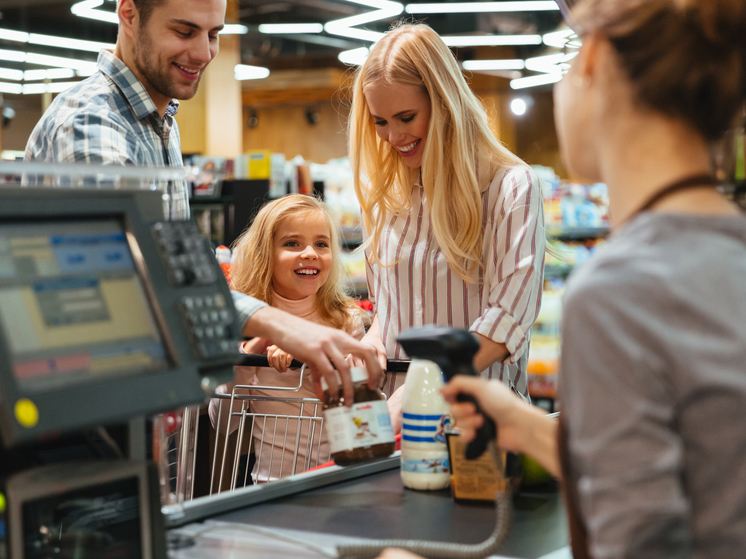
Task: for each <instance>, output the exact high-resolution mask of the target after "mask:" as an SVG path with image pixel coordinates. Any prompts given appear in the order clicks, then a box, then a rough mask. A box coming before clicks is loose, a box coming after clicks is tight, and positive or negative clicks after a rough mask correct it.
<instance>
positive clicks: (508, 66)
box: [461, 59, 526, 71]
mask: <svg viewBox="0 0 746 559" xmlns="http://www.w3.org/2000/svg"><path fill="white" fill-rule="evenodd" d="M461 66H462V67H463V68H464V70H474V71H479V70H523V69H524V68H525V67H526V63H525V62H524V61H523V60H521V59H505V60H465V61H464V62H463V63H462V64H461Z"/></svg>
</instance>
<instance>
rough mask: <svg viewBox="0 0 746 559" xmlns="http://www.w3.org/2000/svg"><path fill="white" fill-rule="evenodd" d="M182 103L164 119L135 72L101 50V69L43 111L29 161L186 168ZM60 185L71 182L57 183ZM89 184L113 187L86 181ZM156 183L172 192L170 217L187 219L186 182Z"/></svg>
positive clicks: (28, 151) (171, 106)
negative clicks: (177, 116) (180, 117)
mask: <svg viewBox="0 0 746 559" xmlns="http://www.w3.org/2000/svg"><path fill="white" fill-rule="evenodd" d="M178 107H179V103H178V101H176V100H172V101H171V102H170V103H169V106H168V108H167V109H166V114H165V115H164V117H163V118H161V116H160V115H159V114H158V111H157V109H156V106H155V104H154V103H153V101H152V99H151V98H150V95H148V92H147V91H146V90H145V87H143V85H142V83H141V82H140V80H138V79H137V77H136V76H135V74H133V73H132V71H131V70H130V69H129V68H128V67H127V66H126V65H125V64H124V62H122V61H121V60H119V59H118V58H117V57H116V56H114V54H113V53H112V52H110V51H107V50H102V51H101V52H100V53H99V55H98V72H96V73H95V74H94V75H92V76H91V77H89V78H87V79H85V80H83V81H82V82H80V84H78V85H76V86H74V87H72V88H71V89H68V90H67V91H65V92H63V93H61V94H60V95H58V96H57V98H56V99H55V100H54V102H53V103H52V105H51V106H50V107H49V109H48V110H47V111H46V113H44V116H43V117H42V118H41V120H40V121H39V123H38V124H37V125H36V127H35V128H34V131H33V132H32V134H31V137H30V138H29V141H28V144H27V145H26V154H25V159H26V161H39V162H45V163H89V164H105V165H109V164H110V165H138V166H162V167H165V166H170V167H182V166H183V165H184V163H183V161H182V158H181V142H180V139H179V128H178V126H177V124H176V121H175V120H174V115H175V114H176V112H177V110H178ZM57 185H58V186H68V185H66V184H62V183H61V182H58V183H57ZM85 185H86V186H93V187H113V186H114V185H113V184H111V181H109V183H108V184H107V183H105V182H95V181H92V182H91V183H90V184H89V182H88V181H87V182H86V184H85ZM145 186H147V187H152V186H156V188H159V189H161V190H162V191H163V192H167V193H168V195H169V197H168V200H169V204H168V207H167V216H168V218H169V219H188V218H189V200H188V193H187V187H186V183H185V182H183V181H176V182H170V181H169V182H168V183H165V184H155V185H145Z"/></svg>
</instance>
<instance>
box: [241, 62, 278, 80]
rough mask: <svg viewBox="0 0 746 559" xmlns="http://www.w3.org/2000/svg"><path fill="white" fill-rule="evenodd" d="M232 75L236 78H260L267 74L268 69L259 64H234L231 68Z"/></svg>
mask: <svg viewBox="0 0 746 559" xmlns="http://www.w3.org/2000/svg"><path fill="white" fill-rule="evenodd" d="M233 76H234V77H235V78H236V79H237V80H262V79H264V78H266V77H267V76H269V69H267V68H262V67H261V66H249V65H248V64H236V65H235V67H234V68H233Z"/></svg>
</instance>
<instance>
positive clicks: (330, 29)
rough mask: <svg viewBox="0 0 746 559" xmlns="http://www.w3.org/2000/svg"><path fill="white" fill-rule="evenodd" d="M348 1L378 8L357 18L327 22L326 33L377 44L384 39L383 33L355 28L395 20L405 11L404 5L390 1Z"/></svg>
mask: <svg viewBox="0 0 746 559" xmlns="http://www.w3.org/2000/svg"><path fill="white" fill-rule="evenodd" d="M348 1H349V2H353V3H355V4H362V5H363V6H368V7H370V8H376V10H375V11H373V12H368V13H365V14H358V15H355V16H350V17H345V18H342V19H336V20H334V21H330V22H327V23H326V24H325V25H324V31H326V32H327V33H329V34H330V35H339V36H341V37H349V38H351V39H360V40H363V41H372V42H376V41H378V40H379V39H380V38H381V37H383V33H379V32H376V31H367V30H365V29H355V26H357V25H364V24H366V23H372V22H374V21H380V20H383V19H389V18H393V17H396V16H398V15H400V14H401V13H402V12H403V11H404V5H403V4H401V3H399V2H391V1H390V0H348Z"/></svg>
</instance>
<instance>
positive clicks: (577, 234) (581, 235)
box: [547, 227, 610, 241]
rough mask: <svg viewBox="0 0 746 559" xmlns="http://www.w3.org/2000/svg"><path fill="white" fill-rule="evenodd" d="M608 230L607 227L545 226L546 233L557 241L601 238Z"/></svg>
mask: <svg viewBox="0 0 746 559" xmlns="http://www.w3.org/2000/svg"><path fill="white" fill-rule="evenodd" d="M609 232H610V229H609V227H561V228H560V227H547V235H548V236H549V237H550V238H552V239H557V240H558V241H582V240H585V239H602V238H604V237H606V236H607V235H608V234H609Z"/></svg>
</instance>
